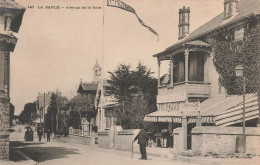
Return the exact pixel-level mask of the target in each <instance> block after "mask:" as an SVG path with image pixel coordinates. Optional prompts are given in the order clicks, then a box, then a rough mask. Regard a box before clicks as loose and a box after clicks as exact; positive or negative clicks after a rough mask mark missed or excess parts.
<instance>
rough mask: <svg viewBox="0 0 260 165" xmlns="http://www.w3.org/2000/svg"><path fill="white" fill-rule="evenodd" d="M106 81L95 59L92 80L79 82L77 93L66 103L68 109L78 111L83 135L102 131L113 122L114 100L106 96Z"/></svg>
mask: <svg viewBox="0 0 260 165" xmlns="http://www.w3.org/2000/svg"><path fill="white" fill-rule="evenodd" d="M106 86H108V83H107V81H106V80H105V79H102V77H101V67H100V65H99V64H98V62H97V61H96V64H95V66H94V67H93V81H92V82H80V84H79V87H78V91H77V93H78V95H77V96H75V97H74V98H72V99H71V100H70V101H69V102H68V105H69V107H70V111H75V112H79V114H80V118H81V119H80V120H81V129H82V134H83V135H93V133H94V132H98V131H104V130H105V129H109V128H110V126H112V125H114V124H115V118H116V117H115V114H114V113H115V111H114V106H115V105H116V102H114V101H113V99H112V97H111V96H107V95H106V92H105V87H106Z"/></svg>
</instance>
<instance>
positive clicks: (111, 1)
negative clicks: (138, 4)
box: [107, 0, 159, 40]
mask: <svg viewBox="0 0 260 165" xmlns="http://www.w3.org/2000/svg"><path fill="white" fill-rule="evenodd" d="M107 6H112V7H117V8H120V9H123V10H126V11H129V12H131V13H133V14H135V15H136V17H137V19H138V21H139V22H140V23H141V24H142V25H143V26H144V27H146V28H148V29H149V30H150V31H151V32H152V33H153V34H154V35H156V36H157V37H158V40H159V35H158V33H157V32H156V31H155V30H153V29H152V28H151V27H149V26H147V25H146V24H145V23H144V22H143V21H142V20H141V18H140V17H139V16H138V15H137V13H136V11H135V9H133V8H132V7H131V6H129V5H127V4H126V3H124V2H122V1H120V0H107Z"/></svg>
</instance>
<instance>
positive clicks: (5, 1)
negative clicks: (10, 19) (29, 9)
mask: <svg viewBox="0 0 260 165" xmlns="http://www.w3.org/2000/svg"><path fill="white" fill-rule="evenodd" d="M0 8H7V9H19V10H25V7H23V6H21V5H19V4H18V3H16V2H15V1H14V0H0Z"/></svg>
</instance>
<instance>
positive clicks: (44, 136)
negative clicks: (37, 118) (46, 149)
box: [43, 92, 45, 138]
mask: <svg viewBox="0 0 260 165" xmlns="http://www.w3.org/2000/svg"><path fill="white" fill-rule="evenodd" d="M43 137H44V138H45V92H44V94H43Z"/></svg>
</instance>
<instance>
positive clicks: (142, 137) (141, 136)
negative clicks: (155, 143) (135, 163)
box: [134, 129, 149, 160]
mask: <svg viewBox="0 0 260 165" xmlns="http://www.w3.org/2000/svg"><path fill="white" fill-rule="evenodd" d="M137 139H138V144H139V147H140V152H141V155H142V157H141V158H140V159H143V160H147V154H146V143H147V141H148V139H149V136H148V134H147V133H146V132H145V131H144V130H143V129H141V130H140V132H139V133H138V135H137V136H136V137H135V139H134V141H136V140H137Z"/></svg>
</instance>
